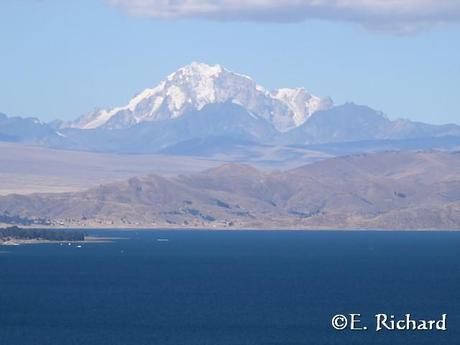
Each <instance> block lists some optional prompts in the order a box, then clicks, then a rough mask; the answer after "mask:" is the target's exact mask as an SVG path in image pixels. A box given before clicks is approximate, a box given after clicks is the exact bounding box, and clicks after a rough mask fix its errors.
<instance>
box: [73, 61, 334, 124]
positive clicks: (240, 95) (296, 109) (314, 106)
mask: <svg viewBox="0 0 460 345" xmlns="http://www.w3.org/2000/svg"><path fill="white" fill-rule="evenodd" d="M225 102H233V103H235V104H238V105H240V106H241V107H243V108H245V109H246V110H247V111H248V112H249V113H250V114H251V115H253V116H254V117H257V118H263V119H265V120H267V121H268V122H269V123H271V124H272V125H273V126H274V127H275V128H276V129H277V130H278V131H280V132H286V131H288V130H290V129H293V128H296V127H299V126H300V125H302V124H303V123H304V122H305V121H306V120H307V119H308V118H309V117H310V116H311V115H312V114H313V113H314V112H316V111H318V110H326V109H329V108H331V107H332V105H333V103H332V101H331V99H330V98H320V97H317V96H314V95H312V94H310V93H309V92H308V91H306V90H305V89H303V88H296V89H289V88H283V89H279V90H274V91H271V92H270V91H268V90H266V89H265V88H263V87H262V86H260V85H258V84H256V83H255V82H254V81H253V80H252V79H251V78H249V77H248V76H245V75H241V74H238V73H234V72H232V71H229V70H227V69H226V68H224V67H222V66H221V65H214V66H210V65H207V64H204V63H197V62H193V63H191V64H190V65H187V66H185V67H182V68H180V69H179V70H178V71H176V72H175V73H173V74H170V75H169V76H168V77H167V78H166V79H165V80H163V81H162V82H160V84H159V85H157V86H156V87H154V88H152V89H146V90H144V91H142V92H141V93H139V94H138V95H137V96H135V97H134V98H133V99H131V100H130V101H129V103H128V104H127V105H126V106H123V107H116V108H113V109H110V110H105V109H103V110H97V111H95V112H93V113H90V114H88V115H85V116H82V117H80V118H79V119H77V120H76V121H74V122H72V123H71V124H70V125H69V127H73V128H80V129H91V128H99V127H100V128H105V129H119V128H127V127H130V126H132V125H135V124H138V123H142V122H151V121H158V120H166V119H174V118H178V117H181V116H183V115H186V114H187V113H189V112H193V111H197V110H201V109H202V108H204V107H205V106H206V105H208V104H217V103H225Z"/></svg>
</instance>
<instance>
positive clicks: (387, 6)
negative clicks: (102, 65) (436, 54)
mask: <svg viewBox="0 0 460 345" xmlns="http://www.w3.org/2000/svg"><path fill="white" fill-rule="evenodd" d="M107 1H108V3H109V4H111V5H113V6H116V7H119V8H121V9H123V10H125V11H127V12H128V13H129V14H132V15H138V16H146V17H153V18H163V19H175V18H207V19H214V20H243V21H251V20H252V21H268V22H298V21H303V20H307V19H323V20H336V21H346V22H352V23H356V24H360V25H362V26H364V27H366V28H368V29H373V30H380V31H389V32H393V33H412V32H417V31H419V30H423V29H426V28H430V27H432V26H435V25H439V24H449V23H456V24H458V23H460V0H107Z"/></svg>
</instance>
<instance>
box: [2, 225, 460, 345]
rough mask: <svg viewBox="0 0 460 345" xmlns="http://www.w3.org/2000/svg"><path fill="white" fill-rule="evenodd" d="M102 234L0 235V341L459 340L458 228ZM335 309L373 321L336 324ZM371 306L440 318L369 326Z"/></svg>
mask: <svg viewBox="0 0 460 345" xmlns="http://www.w3.org/2000/svg"><path fill="white" fill-rule="evenodd" d="M99 234H101V233H99ZM104 234H105V233H104ZM110 235H111V236H120V237H125V238H126V239H120V240H116V241H115V242H113V243H107V244H85V245H83V247H82V248H77V247H76V246H75V245H72V246H60V245H58V244H43V245H33V246H19V247H0V344H1V345H42V344H43V345H45V344H46V345H67V344H79V345H80V344H85V345H105V344H108V345H131V344H133V345H134V344H136V345H143V344H149V345H152V344H153V345H157V344H158V345H163V344H164V345H250V344H251V345H300V344H302V345H307V344H312V345H323V344H324V345H339V344H340V345H369V344H376V345H378V344H385V345H398V344H401V345H424V344H427V345H428V344H429V345H442V344H452V345H454V344H460V255H459V253H460V252H459V248H460V233H396V232H393V233H370V232H356V233H351V232H347V233H341V232H327V233H321V232H212V231H203V232H193V231H184V232H173V231H152V232H111V233H110ZM158 238H168V239H169V241H168V242H164V241H163V242H159V241H157V239H158ZM339 313H343V314H345V313H361V314H363V322H364V323H369V326H370V328H371V330H368V331H365V332H364V331H363V332H351V331H343V332H339V331H335V330H334V329H333V328H332V327H331V324H330V320H331V317H332V316H333V315H334V314H339ZM375 313H389V314H390V313H391V314H396V315H403V314H405V313H412V314H413V315H415V316H416V317H417V318H439V317H440V316H441V314H443V313H446V314H448V331H447V332H439V331H438V332H437V331H434V332H422V333H410V332H385V333H375V332H374V331H373V330H372V325H373V323H372V320H373V319H372V317H373V315H374V314H375Z"/></svg>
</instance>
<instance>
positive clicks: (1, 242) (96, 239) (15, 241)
mask: <svg viewBox="0 0 460 345" xmlns="http://www.w3.org/2000/svg"><path fill="white" fill-rule="evenodd" d="M69 230H70V229H69ZM121 239H124V238H122V237H98V236H87V237H85V240H84V241H50V240H43V239H27V240H26V239H15V238H11V239H8V240H7V241H4V240H2V239H0V247H1V246H7V247H8V246H20V245H30V244H60V245H62V244H69V243H71V244H77V245H82V244H91V243H111V242H113V241H115V240H121Z"/></svg>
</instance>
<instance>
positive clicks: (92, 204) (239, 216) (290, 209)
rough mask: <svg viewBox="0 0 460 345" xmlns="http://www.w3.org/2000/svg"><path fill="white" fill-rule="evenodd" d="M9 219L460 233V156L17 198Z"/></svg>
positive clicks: (321, 165) (4, 205) (248, 171)
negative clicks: (413, 230) (438, 230)
mask: <svg viewBox="0 0 460 345" xmlns="http://www.w3.org/2000/svg"><path fill="white" fill-rule="evenodd" d="M2 216H3V219H7V220H8V219H10V220H11V219H16V220H17V219H22V220H37V219H41V221H43V219H46V220H49V221H50V222H51V223H52V224H56V225H65V226H142V227H162V226H168V227H203V228H224V227H228V228H291V229H303V228H332V229H339V228H340V229H343V228H349V229H353V228H372V229H458V228H459V227H460V153H445V152H434V151H433V152H385V153H378V154H362V155H355V156H346V157H340V158H333V159H328V160H323V161H320V162H317V163H313V164H310V165H306V166H303V167H301V168H297V169H293V170H288V171H286V172H270V173H267V172H263V171H260V170H257V169H255V168H253V167H251V166H248V165H235V164H226V165H223V166H220V167H217V168H213V169H210V170H206V171H204V172H201V173H198V174H193V175H187V176H178V177H161V176H156V175H150V176H146V177H140V178H131V179H129V180H127V181H124V182H119V183H112V184H107V185H102V186H100V187H96V188H92V189H89V190H87V191H85V192H76V193H59V194H33V195H28V196H21V195H9V196H5V197H1V198H0V217H2Z"/></svg>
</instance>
